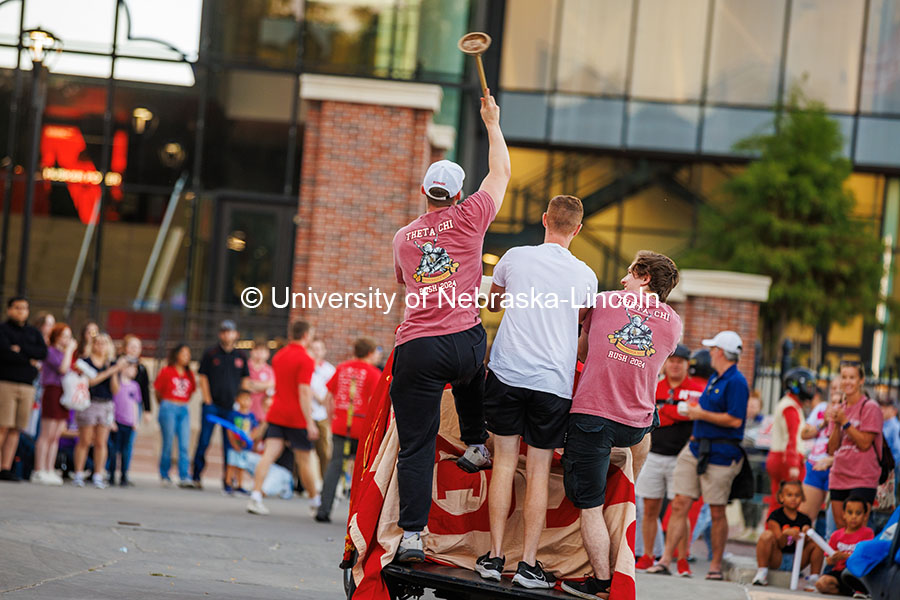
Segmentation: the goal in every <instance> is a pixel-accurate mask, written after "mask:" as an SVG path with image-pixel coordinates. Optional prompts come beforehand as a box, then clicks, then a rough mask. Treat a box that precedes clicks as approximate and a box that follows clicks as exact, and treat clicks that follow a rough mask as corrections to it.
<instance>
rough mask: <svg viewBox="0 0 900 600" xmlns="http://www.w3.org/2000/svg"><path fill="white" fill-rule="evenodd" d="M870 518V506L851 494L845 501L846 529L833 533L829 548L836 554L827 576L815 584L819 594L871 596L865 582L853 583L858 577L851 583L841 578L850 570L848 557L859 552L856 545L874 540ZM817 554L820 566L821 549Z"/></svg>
mask: <svg viewBox="0 0 900 600" xmlns="http://www.w3.org/2000/svg"><path fill="white" fill-rule="evenodd" d="M868 518H869V503H868V502H867V501H866V500H864V499H863V498H861V497H859V496H856V495H853V494H851V495H850V497H849V498H847V500H846V501H845V502H844V520H845V521H846V526H845V527H842V528H841V529H838V530H837V531H835V532H834V533H833V534H831V539H829V540H828V545H829V546H831V547H832V548H834V549H835V550H837V552H835V553H834V554H832V555H831V556H829V557H828V558H827V559H825V562H826V564H827V565H828V566H827V567H826V568H825V574H824V575H822V577H820V578H819V579H818V581H816V582H815V586H816V591H818V592H819V593H820V594H835V595H841V596H853V597H854V598H865V597H867V596H868V593H867V591H866V590H865V588H864V587H863V586H862V582H860V581H858V580H857V581H856V582H853V579H855V578H853V579H851V580H850V581H849V582H848V581H845V580H844V579H843V578H842V577H841V575H842V573H843V572H844V569H846V568H847V558H849V556H850V555H851V554H852V553H853V551H854V550H855V549H856V544H858V543H859V542H864V541H866V540H871V539H873V538H874V537H875V532H873V531H872V530H871V529H869V528H868V527H866V526H865V524H866V521H867V520H868ZM814 552H815V555H814V556H815V557H818V560H819V564H821V561H822V557H823V556H824V552H823V551H822V550H821V549H820V548H819V547H818V546H817V547H816V549H815V551H814ZM813 573H818V570H816V569H813ZM853 583H855V585H854V584H853ZM857 588H861V589H857Z"/></svg>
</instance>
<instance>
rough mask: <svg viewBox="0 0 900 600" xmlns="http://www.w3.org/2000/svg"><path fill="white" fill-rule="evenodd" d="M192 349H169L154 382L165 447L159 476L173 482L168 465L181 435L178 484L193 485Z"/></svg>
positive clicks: (165, 483)
mask: <svg viewBox="0 0 900 600" xmlns="http://www.w3.org/2000/svg"><path fill="white" fill-rule="evenodd" d="M190 364H191V349H190V348H189V347H188V345H187V344H178V345H177V346H175V347H174V348H172V351H171V352H169V364H168V365H167V366H165V367H163V368H162V370H161V371H160V372H159V374H158V375H157V376H156V380H155V381H154V382H153V387H154V388H155V389H156V397H157V399H158V400H159V430H160V432H161V433H162V450H161V451H160V453H159V476H160V478H161V479H162V483H163V485H171V483H172V480H171V479H170V478H169V469H171V468H172V441H173V439H174V438H175V437H177V438H178V479H179V482H178V486H179V487H194V482H193V481H192V480H191V478H190V476H189V474H188V467H189V465H190V462H189V459H188V441H189V440H190V438H191V421H190V416H189V413H188V402H189V401H190V399H191V394H193V393H194V390H196V389H197V382H196V381H195V380H194V374H193V373H192V372H191V367H190Z"/></svg>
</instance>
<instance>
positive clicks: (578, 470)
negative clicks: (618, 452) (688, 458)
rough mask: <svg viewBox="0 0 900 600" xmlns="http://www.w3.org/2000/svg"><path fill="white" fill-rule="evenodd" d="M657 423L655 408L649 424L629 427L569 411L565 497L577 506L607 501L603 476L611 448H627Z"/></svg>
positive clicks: (607, 469) (564, 467)
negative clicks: (647, 425)
mask: <svg viewBox="0 0 900 600" xmlns="http://www.w3.org/2000/svg"><path fill="white" fill-rule="evenodd" d="M658 425H659V416H658V414H657V413H656V412H655V411H654V413H653V423H652V424H651V425H650V426H649V427H631V426H629V425H623V424H621V423H616V422H615V421H610V420H609V419H604V418H603V417H598V416H595V415H585V414H581V413H572V414H571V415H569V431H568V434H567V435H566V451H565V453H564V454H563V457H562V463H563V469H564V474H563V485H564V486H565V489H566V496H567V497H568V498H569V500H571V501H572V504H574V505H575V507H576V508H596V507H598V506H602V505H603V504H604V503H605V502H606V476H607V472H608V471H609V454H610V450H612V449H613V448H630V447H631V446H634V445H636V444H638V443H639V442H640V441H641V440H643V439H644V436H645V435H647V434H648V433H650V432H651V431H653V430H654V429H655V428H656V427H657V426H658Z"/></svg>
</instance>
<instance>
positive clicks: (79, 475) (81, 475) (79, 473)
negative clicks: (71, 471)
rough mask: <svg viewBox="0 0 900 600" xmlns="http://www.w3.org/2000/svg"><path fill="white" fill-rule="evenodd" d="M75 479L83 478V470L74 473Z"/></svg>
mask: <svg viewBox="0 0 900 600" xmlns="http://www.w3.org/2000/svg"><path fill="white" fill-rule="evenodd" d="M75 479H84V471H78V472H77V473H75Z"/></svg>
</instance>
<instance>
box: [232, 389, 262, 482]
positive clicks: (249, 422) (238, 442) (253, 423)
mask: <svg viewBox="0 0 900 600" xmlns="http://www.w3.org/2000/svg"><path fill="white" fill-rule="evenodd" d="M236 402H237V404H238V410H233V411H231V414H229V415H228V420H229V421H231V422H232V423H234V426H235V427H237V428H238V429H240V430H241V431H243V432H244V433H246V434H247V435H248V436H249V437H250V439H253V440H255V439H257V438H258V437H259V433H260V425H259V420H258V419H257V418H256V416H255V415H254V414H253V412H252V411H251V406H252V403H253V399H252V396H251V395H250V391H249V390H245V389H241V390H240V391H239V392H238V395H237V399H236ZM226 433H227V437H228V445H229V448H228V453H227V456H226V471H225V484H226V486H227V487H226V491H227V489H228V488H232V489H233V490H234V491H237V492H240V493H242V494H246V493H247V490H245V489H244V485H243V484H244V472H245V471H247V470H249V469H252V468H253V465H255V464H256V463H255V462H252V461H250V460H249V459H248V454H249V453H250V452H251V451H252V447H251V446H248V445H247V443H246V442H245V441H244V440H243V439H241V437H240V436H239V435H238V434H236V433H235V432H233V431H228V430H226Z"/></svg>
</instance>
